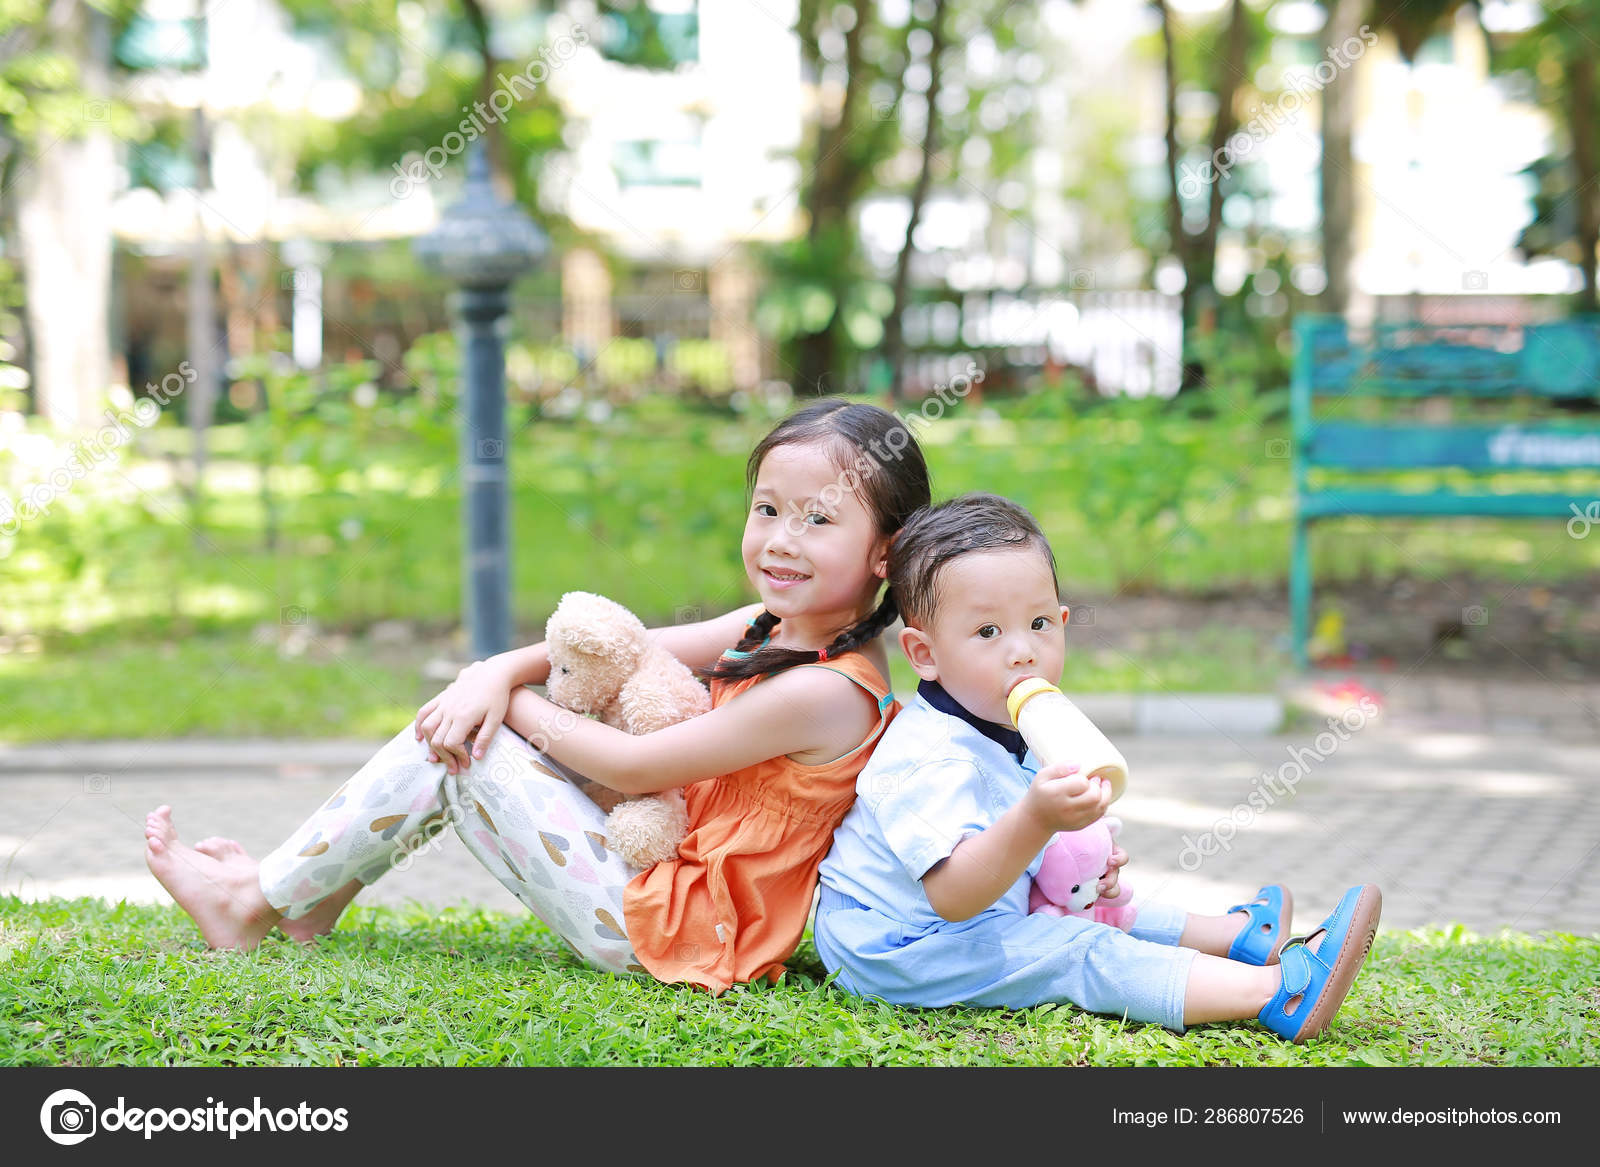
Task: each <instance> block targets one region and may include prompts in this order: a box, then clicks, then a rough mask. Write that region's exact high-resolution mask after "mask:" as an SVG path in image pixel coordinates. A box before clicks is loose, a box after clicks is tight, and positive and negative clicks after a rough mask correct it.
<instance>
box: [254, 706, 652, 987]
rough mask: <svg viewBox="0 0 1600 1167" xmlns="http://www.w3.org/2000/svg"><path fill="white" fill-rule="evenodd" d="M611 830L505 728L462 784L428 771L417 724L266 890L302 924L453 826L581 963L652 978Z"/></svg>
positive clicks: (381, 754)
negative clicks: (327, 901)
mask: <svg viewBox="0 0 1600 1167" xmlns="http://www.w3.org/2000/svg"><path fill="white" fill-rule="evenodd" d="M569 773H570V771H569ZM604 823H605V815H604V813H603V812H602V811H601V810H600V808H599V807H598V806H596V805H595V804H594V803H593V802H591V801H590V800H589V799H588V798H587V797H586V796H585V795H584V794H582V793H581V792H580V791H579V790H578V788H577V787H576V786H574V785H573V784H572V783H571V782H569V781H568V780H567V779H566V778H565V777H563V776H562V767H561V765H560V763H558V762H556V761H555V760H554V759H553V758H549V757H547V756H545V755H543V754H541V753H540V752H539V751H538V750H535V749H534V748H533V747H532V746H531V745H529V744H528V743H527V742H526V741H524V740H523V739H522V738H521V737H519V736H518V735H517V734H516V733H515V732H514V731H513V730H510V729H508V728H506V727H505V726H503V725H502V726H501V727H500V728H499V729H498V730H497V731H496V732H495V735H494V738H493V739H492V740H491V741H490V742H489V745H488V748H487V749H485V751H484V756H483V757H482V758H475V759H473V762H472V765H470V766H468V767H467V768H466V769H465V770H463V771H461V772H459V773H456V774H451V773H449V772H448V771H447V770H446V769H445V765H444V763H443V762H430V761H428V743H427V742H425V741H418V740H417V739H416V735H415V731H414V730H413V729H412V728H411V727H410V726H407V727H406V728H405V729H404V730H402V731H401V732H400V733H398V734H397V735H395V737H394V738H392V739H391V740H390V741H389V742H388V744H387V745H385V746H384V747H383V748H382V749H380V750H379V751H378V752H377V754H375V755H374V756H373V757H372V759H371V760H370V761H368V762H367V764H366V765H365V766H363V767H361V769H360V770H359V771H357V773H356V774H355V776H354V777H352V778H351V779H350V780H349V781H347V782H346V783H345V784H344V785H343V786H341V787H339V789H338V790H336V791H334V793H333V796H332V797H331V798H329V799H328V801H326V802H325V803H323V804H322V806H321V807H320V808H319V809H318V810H317V811H316V812H315V813H314V814H313V815H312V816H311V817H310V818H309V819H307V820H306V822H305V823H304V825H302V826H301V827H300V828H299V829H298V830H297V831H295V832H294V834H292V835H291V836H290V837H289V839H288V841H287V842H285V843H284V844H283V845H282V846H281V847H279V848H278V849H277V850H276V851H274V852H272V854H270V855H268V856H267V857H266V858H264V859H263V860H262V861H261V891H262V894H264V895H265V896H266V898H267V902H268V903H270V904H271V905H272V906H273V907H274V908H276V909H277V910H278V911H280V912H282V913H283V914H284V915H285V916H287V917H289V918H290V919H296V918H298V917H300V916H304V915H305V914H306V913H308V912H310V911H311V910H312V909H313V908H315V907H316V906H317V905H318V904H319V903H321V902H322V900H323V899H324V898H326V897H327V896H328V895H329V894H331V893H332V892H334V891H336V890H337V889H338V888H340V887H343V886H344V885H345V884H346V883H348V882H349V881H350V880H352V879H358V880H360V881H361V882H362V883H363V884H371V883H373V882H375V881H376V880H378V879H379V878H381V877H382V876H383V875H384V873H385V872H387V871H389V870H390V869H391V868H396V867H408V866H410V864H411V863H412V862H414V861H415V860H416V859H417V858H419V857H420V856H422V855H424V854H425V853H426V852H427V851H429V850H432V849H433V848H434V847H437V846H438V845H439V840H437V838H436V837H437V836H438V835H439V834H440V833H441V832H442V831H443V830H444V829H445V827H447V826H451V827H454V828H455V832H456V834H457V836H459V837H460V839H461V841H462V842H463V843H465V844H466V847H467V850H468V851H470V852H472V854H473V855H474V856H475V857H476V858H477V860H478V862H480V863H482V864H483V865H484V866H485V867H487V868H488V869H489V871H490V872H491V873H492V874H493V875H494V877H495V878H496V879H498V880H499V881H500V882H501V884H503V885H504V886H505V888H506V890H507V891H509V892H510V893H511V894H512V895H514V896H516V897H517V899H519V900H521V901H522V902H523V903H524V904H526V905H527V906H528V907H529V909H531V910H532V911H533V913H534V914H535V915H536V916H538V917H539V919H541V920H542V921H544V923H545V924H546V925H547V926H549V927H550V928H551V929H552V930H554V931H555V933H556V934H557V935H558V936H560V937H561V939H562V940H564V941H566V943H567V944H568V945H569V946H571V947H572V948H573V949H574V950H575V951H576V952H577V953H578V955H580V956H582V957H583V958H584V959H585V960H587V961H588V962H589V963H590V964H593V965H595V966H597V967H599V968H604V969H610V970H611V971H613V972H618V973H621V972H635V973H646V970H645V969H644V967H643V966H641V965H640V964H639V961H638V958H637V957H636V956H635V955H634V952H633V946H632V945H631V944H630V943H629V942H628V936H627V932H626V931H625V926H624V923H623V918H622V893H623V889H624V888H625V887H627V885H628V882H629V881H630V880H631V879H632V878H633V877H634V876H635V875H637V874H638V873H639V872H638V868H636V867H633V866H632V865H631V864H629V863H627V862H626V861H625V860H623V859H622V858H621V857H620V856H618V855H616V854H613V853H612V852H611V851H608V850H607V849H606V846H605V836H604V834H603V833H602V832H603V829H604ZM647 975H648V974H647Z"/></svg>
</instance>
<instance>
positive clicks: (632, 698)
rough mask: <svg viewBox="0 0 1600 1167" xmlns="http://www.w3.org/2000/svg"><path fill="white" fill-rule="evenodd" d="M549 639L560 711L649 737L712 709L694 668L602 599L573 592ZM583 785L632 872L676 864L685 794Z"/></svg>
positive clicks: (552, 692)
mask: <svg viewBox="0 0 1600 1167" xmlns="http://www.w3.org/2000/svg"><path fill="white" fill-rule="evenodd" d="M544 636H545V642H546V643H547V644H548V645H549V649H550V680H549V682H548V684H547V686H546V695H547V696H548V697H549V698H550V700H551V701H553V702H554V703H555V704H557V705H560V706H562V707H563V708H566V709H570V710H572V711H573V712H575V713H592V714H594V715H595V716H596V717H598V718H599V719H600V720H601V721H603V722H604V723H605V724H607V725H610V726H614V727H616V728H617V729H620V730H622V731H623V732H624V733H650V732H652V731H653V730H657V729H662V728H664V727H666V726H669V725H674V724H676V723H677V722H680V721H687V720H688V719H689V718H691V717H694V716H696V715H698V714H701V713H704V712H706V711H707V710H708V709H710V708H711V696H710V694H709V693H707V692H706V688H705V686H704V685H702V684H701V683H700V682H699V680H697V679H696V677H695V675H694V674H693V673H692V672H690V671H689V667H688V666H687V665H685V664H684V663H683V662H682V661H680V660H678V658H677V657H675V656H673V655H672V654H671V653H670V652H668V651H667V650H666V649H664V648H662V647H660V646H659V645H657V644H656V643H655V642H654V641H652V640H651V639H650V636H649V634H648V632H647V631H646V629H645V626H644V624H643V623H642V622H641V621H640V620H639V618H638V617H637V616H635V615H634V614H633V613H632V612H630V611H628V609H626V608H624V607H623V606H622V605H621V604H618V603H616V602H615V601H613V600H608V599H606V598H605V597H604V596H597V595H595V594H594V593H592V592H568V593H567V594H566V595H564V596H562V597H561V602H560V603H558V604H557V605H556V610H555V611H554V612H552V613H551V614H550V619H549V621H548V622H547V623H546V624H545V633H544ZM569 773H570V772H569ZM578 785H579V787H580V788H581V789H582V790H583V792H584V793H585V794H586V795H588V796H589V798H591V799H592V800H593V801H594V802H595V804H596V805H598V806H599V807H600V809H601V810H604V811H605V812H606V825H605V834H606V843H605V845H606V846H607V847H608V848H609V849H610V850H612V851H614V852H616V853H617V854H618V855H620V856H622V857H623V858H624V859H626V860H627V861H628V862H629V863H632V864H633V865H634V866H635V867H649V866H651V865H652V864H655V863H659V862H661V861H662V860H663V859H675V858H677V855H678V844H679V843H680V842H682V841H683V838H684V836H685V835H687V834H688V832H689V816H688V814H687V812H686V811H685V809H684V803H683V795H682V793H681V792H679V791H677V790H667V791H663V792H662V793H660V794H649V795H641V796H638V797H629V796H628V795H624V794H619V793H617V792H616V791H615V790H611V789H609V788H607V787H605V786H602V785H600V784H599V783H598V782H590V781H588V780H587V779H584V780H581V781H580V782H579V783H578Z"/></svg>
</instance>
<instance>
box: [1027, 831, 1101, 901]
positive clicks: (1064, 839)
mask: <svg viewBox="0 0 1600 1167" xmlns="http://www.w3.org/2000/svg"><path fill="white" fill-rule="evenodd" d="M1113 824H1115V825H1113ZM1120 826H1121V823H1120V822H1118V821H1117V820H1115V819H1111V820H1110V821H1109V822H1108V821H1107V820H1106V819H1101V820H1100V821H1099V822H1096V823H1092V824H1090V825H1089V826H1088V827H1085V828H1084V829H1083V830H1081V831H1061V832H1059V833H1058V834H1056V835H1055V836H1054V837H1053V838H1052V839H1051V840H1050V842H1049V844H1048V845H1047V846H1046V847H1045V853H1044V862H1043V863H1042V864H1041V865H1040V867H1039V874H1038V875H1037V876H1035V877H1034V882H1035V883H1037V884H1038V885H1039V890H1040V891H1042V892H1044V894H1045V895H1046V897H1048V898H1049V900H1050V902H1051V903H1053V904H1059V905H1060V906H1061V907H1063V908H1066V909H1067V910H1068V911H1070V912H1086V911H1088V910H1089V909H1090V908H1092V907H1094V905H1095V902H1096V901H1097V900H1098V899H1099V898H1100V880H1101V879H1102V878H1103V877H1104V876H1105V874H1106V869H1107V867H1108V865H1109V860H1110V858H1111V851H1112V848H1113V847H1114V846H1115V845H1116V844H1115V843H1114V841H1113V839H1114V836H1115V833H1116V828H1117V827H1120Z"/></svg>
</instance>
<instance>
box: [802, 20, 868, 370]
mask: <svg viewBox="0 0 1600 1167" xmlns="http://www.w3.org/2000/svg"><path fill="white" fill-rule="evenodd" d="M851 7H852V9H853V11H854V13H855V22H854V23H853V24H852V25H851V26H850V28H849V29H848V31H846V32H845V34H844V41H845V69H846V74H847V75H846V79H845V90H844V100H843V102H842V103H841V104H840V109H839V116H838V118H837V120H835V121H832V122H829V121H828V120H827V119H826V117H822V118H819V119H818V125H817V149H816V161H815V170H814V174H813V179H812V182H811V185H810V188H809V190H808V198H807V200H806V211H807V214H808V217H809V219H810V222H809V224H808V225H807V228H806V238H807V242H808V243H809V244H810V246H811V248H812V250H813V252H815V251H816V250H817V248H818V245H819V243H820V242H821V241H822V239H823V237H824V236H825V235H829V234H834V235H838V236H840V237H841V238H842V239H848V238H849V237H850V236H851V235H853V233H854V229H855V228H854V224H853V223H852V222H851V216H852V215H853V213H854V210H855V204H856V199H857V198H858V197H859V196H860V192H861V188H862V186H863V184H864V183H865V182H866V180H867V178H868V175H866V174H864V173H862V172H861V171H860V170H859V169H857V168H856V167H854V166H852V165H850V155H849V154H848V153H847V152H846V151H845V149H844V146H845V142H846V141H847V140H848V139H849V137H850V135H851V134H852V133H854V132H855V131H856V130H857V128H858V127H857V119H858V117H859V115H858V113H857V110H858V108H859V106H860V104H861V102H862V100H863V99H864V98H865V95H866V91H867V85H868V81H869V78H868V77H867V76H866V69H865V66H864V63H863V61H862V56H861V38H862V34H863V33H864V32H865V30H866V27H867V21H868V20H869V19H871V17H872V12H873V2H872V0H853V3H852V5H851ZM819 9H820V5H818V4H816V3H815V2H803V3H802V4H801V5H800V22H799V23H800V39H801V45H802V52H803V53H806V54H807V56H808V59H809V60H810V61H811V62H812V64H813V67H814V68H816V70H817V76H818V79H819V81H820V79H821V75H822V69H821V53H820V51H819V50H818V48H817V43H816V36H817V33H816V27H815V20H816V17H817V14H818V12H819ZM819 90H820V85H819ZM852 250H853V249H850V248H844V251H845V252H846V253H849V252H851V251H852ZM840 266H841V267H843V268H844V269H845V270H835V271H834V272H833V273H832V276H833V287H832V289H831V290H832V292H833V314H832V315H831V316H830V317H829V318H828V322H827V324H825V325H824V326H823V327H822V328H821V329H820V330H819V331H817V332H812V333H807V334H805V335H803V336H800V337H799V338H798V339H797V341H796V355H797V358H798V362H799V367H798V368H797V369H796V374H795V380H796V383H795V392H796V393H801V394H807V393H811V394H823V393H828V392H832V391H836V389H842V388H843V386H842V385H838V386H836V387H830V383H829V378H830V376H831V377H833V378H834V380H835V381H837V380H838V377H837V369H836V365H837V363H838V349H839V330H840V328H841V327H842V324H843V318H844V316H843V312H842V311H841V309H842V306H843V302H844V295H845V292H846V291H847V290H848V281H849V280H850V278H851V276H852V274H853V273H852V272H851V271H850V270H849V265H843V264H842V265H840Z"/></svg>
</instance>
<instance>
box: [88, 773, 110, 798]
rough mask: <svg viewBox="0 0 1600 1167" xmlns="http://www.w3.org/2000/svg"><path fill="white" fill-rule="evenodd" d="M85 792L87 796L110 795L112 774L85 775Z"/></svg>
mask: <svg viewBox="0 0 1600 1167" xmlns="http://www.w3.org/2000/svg"><path fill="white" fill-rule="evenodd" d="M83 792H84V793H85V794H110V793H111V775H110V774H85V775H84V776H83Z"/></svg>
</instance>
